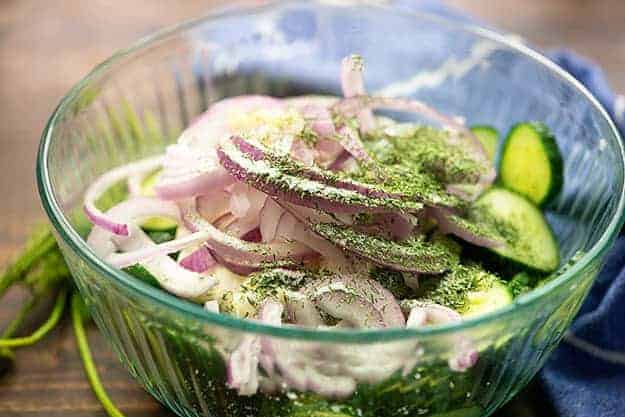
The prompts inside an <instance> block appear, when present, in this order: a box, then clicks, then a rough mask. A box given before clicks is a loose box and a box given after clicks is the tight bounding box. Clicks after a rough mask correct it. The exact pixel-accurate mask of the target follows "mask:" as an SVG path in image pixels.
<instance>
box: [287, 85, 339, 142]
mask: <svg viewBox="0 0 625 417" xmlns="http://www.w3.org/2000/svg"><path fill="white" fill-rule="evenodd" d="M336 101H337V98H336V97H331V96H301V97H294V98H288V99H285V100H284V103H285V105H286V106H290V107H293V108H295V109H297V110H298V111H299V112H300V113H301V114H302V116H303V117H304V119H305V120H306V121H307V122H308V123H310V127H311V129H312V131H313V132H315V133H316V134H317V136H318V137H319V139H320V140H323V138H329V137H333V136H334V134H335V133H336V130H335V128H334V121H333V120H332V113H331V112H330V110H329V109H330V106H332V105H333V104H334V103H336ZM318 142H319V141H318ZM318 150H321V148H318Z"/></svg>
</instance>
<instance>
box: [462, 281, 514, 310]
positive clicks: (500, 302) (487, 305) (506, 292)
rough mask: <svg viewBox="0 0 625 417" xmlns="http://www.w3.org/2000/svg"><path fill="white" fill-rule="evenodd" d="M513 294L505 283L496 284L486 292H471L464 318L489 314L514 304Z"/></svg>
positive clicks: (468, 296)
mask: <svg viewBox="0 0 625 417" xmlns="http://www.w3.org/2000/svg"><path fill="white" fill-rule="evenodd" d="M512 299H513V297H512V292H511V291H510V289H509V288H508V286H507V285H505V284H504V283H503V282H494V283H492V284H491V286H490V288H488V289H486V290H477V291H469V292H468V293H467V304H466V306H465V308H464V310H463V311H462V316H464V317H470V316H477V315H480V314H484V313H488V312H489V311H493V310H496V309H498V308H500V307H503V306H505V305H507V304H510V303H511V302H512Z"/></svg>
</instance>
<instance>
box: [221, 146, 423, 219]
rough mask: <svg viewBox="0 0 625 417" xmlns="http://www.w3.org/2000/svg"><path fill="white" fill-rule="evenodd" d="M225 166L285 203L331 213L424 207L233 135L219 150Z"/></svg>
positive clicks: (245, 180) (231, 172) (237, 176)
mask: <svg viewBox="0 0 625 417" xmlns="http://www.w3.org/2000/svg"><path fill="white" fill-rule="evenodd" d="M217 152H218V154H219V158H220V161H221V163H222V165H223V166H224V167H225V168H226V170H227V171H228V172H230V174H231V175H232V176H233V177H235V178H236V179H237V180H239V181H243V182H247V183H249V184H250V185H252V186H253V187H254V188H257V189H259V190H260V191H262V192H264V193H266V194H269V195H271V196H274V197H277V198H279V199H280V200H282V201H286V202H289V203H294V204H297V205H300V206H304V207H311V208H316V209H321V210H324V211H330V212H335V213H336V212H343V213H354V212H363V211H368V212H386V211H397V210H401V209H404V210H420V209H421V208H422V205H421V204H420V203H419V202H416V201H412V200H401V199H398V198H395V197H396V196H393V195H391V194H389V193H386V192H384V191H381V190H376V189H373V188H371V187H370V186H368V185H364V184H360V183H357V182H353V181H349V180H342V179H336V178H335V177H332V176H331V175H329V174H328V173H326V172H324V171H323V170H321V169H318V168H314V167H303V166H298V165H297V164H296V163H292V161H284V164H288V165H289V166H287V167H284V166H281V165H280V164H282V162H280V163H277V165H276V162H275V161H273V159H274V158H273V157H269V156H268V155H267V153H266V151H265V150H264V149H262V148H260V147H259V146H258V145H256V144H253V143H252V142H250V141H247V140H245V139H243V138H241V137H238V136H234V137H232V138H231V141H229V142H226V143H224V144H222V146H221V147H220V149H219V150H218V151H217Z"/></svg>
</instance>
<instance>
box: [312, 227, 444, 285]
mask: <svg viewBox="0 0 625 417" xmlns="http://www.w3.org/2000/svg"><path fill="white" fill-rule="evenodd" d="M311 229H312V230H313V231H314V232H315V233H317V234H318V235H319V236H321V237H323V238H325V239H327V240H329V241H331V242H333V243H335V244H336V245H338V246H340V247H342V248H344V249H346V250H349V251H351V252H354V253H356V254H358V255H360V256H362V257H364V258H366V259H369V260H371V261H373V262H375V263H377V264H379V265H382V266H387V267H390V268H393V269H395V270H398V271H411V272H424V273H441V272H444V271H446V270H447V269H449V268H450V267H451V263H452V257H451V256H450V254H449V253H448V251H447V248H446V247H444V246H442V245H437V244H435V243H434V244H433V243H429V242H426V241H424V240H423V239H422V238H419V237H414V238H410V239H407V240H404V241H402V242H396V241H393V240H390V239H385V238H382V237H377V236H372V235H367V234H365V233H360V232H358V231H356V230H354V229H353V228H350V227H348V226H341V225H335V224H330V223H319V224H316V225H313V226H312V227H311Z"/></svg>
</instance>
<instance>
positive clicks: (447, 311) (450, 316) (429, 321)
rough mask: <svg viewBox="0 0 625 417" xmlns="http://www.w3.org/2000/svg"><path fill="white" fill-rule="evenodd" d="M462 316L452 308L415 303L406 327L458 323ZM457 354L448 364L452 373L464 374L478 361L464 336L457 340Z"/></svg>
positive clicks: (475, 352) (471, 346) (473, 348)
mask: <svg viewBox="0 0 625 417" xmlns="http://www.w3.org/2000/svg"><path fill="white" fill-rule="evenodd" d="M460 321H462V316H461V315H460V313H458V312H457V311H455V310H452V309H451V308H448V307H445V306H442V305H440V304H434V303H419V302H417V303H413V307H412V308H411V310H410V313H409V315H408V320H407V321H406V327H412V328H418V327H422V326H426V325H437V324H448V323H458V322H460ZM454 350H455V352H456V353H455V354H454V355H453V356H451V357H450V358H449V361H448V364H449V368H450V369H451V370H452V371H456V372H464V371H466V370H467V369H469V368H471V367H472V366H473V365H475V363H476V362H477V360H478V357H479V354H478V351H477V350H476V349H475V347H473V344H472V343H471V342H470V341H469V339H467V338H466V337H464V336H458V337H457V338H456V346H455V347H454Z"/></svg>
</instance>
